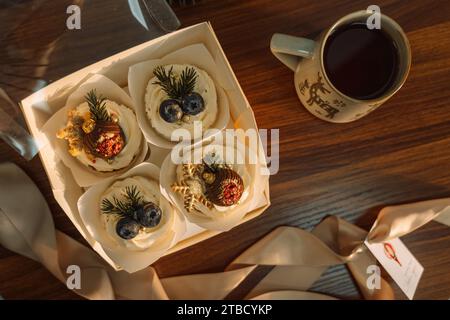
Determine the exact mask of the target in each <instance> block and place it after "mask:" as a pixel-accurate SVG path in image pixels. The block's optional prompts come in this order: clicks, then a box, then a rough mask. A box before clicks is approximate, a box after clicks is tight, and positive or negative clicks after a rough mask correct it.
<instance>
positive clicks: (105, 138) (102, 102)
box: [57, 89, 142, 172]
mask: <svg viewBox="0 0 450 320" xmlns="http://www.w3.org/2000/svg"><path fill="white" fill-rule="evenodd" d="M84 100H85V101H84V102H82V103H81V104H79V105H78V106H76V107H73V108H71V109H70V110H69V111H68V115H67V123H66V126H65V127H64V128H62V129H60V130H59V131H58V133H57V137H58V138H59V139H64V140H66V141H67V148H68V149H67V152H68V153H69V154H70V155H71V156H72V157H74V158H76V159H77V160H78V161H79V162H80V163H82V164H83V165H84V166H87V167H89V168H92V169H94V170H95V171H98V172H111V171H115V170H120V169H123V168H125V167H127V166H128V165H129V164H130V163H131V162H132V161H133V159H134V158H135V157H136V155H137V154H138V153H139V152H140V147H141V141H142V134H141V132H140V130H139V126H138V125H137V122H136V117H135V115H134V112H133V110H131V109H129V108H128V107H126V106H124V105H122V104H119V103H116V102H114V101H112V100H109V99H107V98H105V97H103V96H102V95H100V94H98V93H97V92H96V90H95V89H93V90H90V91H89V92H88V93H87V94H86V95H85V97H84Z"/></svg>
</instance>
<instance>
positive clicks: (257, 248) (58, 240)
mask: <svg viewBox="0 0 450 320" xmlns="http://www.w3.org/2000/svg"><path fill="white" fill-rule="evenodd" d="M449 208H450V198H449V199H440V200H432V201H425V202H420V203H415V204H409V205H402V206H395V207H386V208H384V209H383V210H381V211H380V214H379V216H378V218H377V220H376V222H375V224H374V227H373V228H372V230H371V232H370V233H369V234H368V233H367V231H364V230H362V229H360V228H358V227H356V226H355V225H352V224H350V223H348V222H345V221H344V220H341V219H339V218H337V217H334V216H330V217H328V218H326V219H325V220H323V221H322V222H321V223H320V224H319V225H317V226H316V228H314V230H313V231H312V232H307V231H304V230H302V229H299V228H294V227H279V228H277V229H275V230H274V231H272V232H270V233H269V234H268V235H266V236H265V237H264V238H262V239H261V240H259V241H258V242H256V243H255V244H254V245H252V246H251V247H250V248H248V249H247V250H246V251H245V252H244V253H242V254H241V255H240V256H239V257H237V258H236V259H235V260H234V261H233V262H232V263H231V264H230V265H229V266H228V267H227V268H226V270H225V271H224V272H219V273H209V274H194V275H185V276H177V277H171V278H164V279H160V278H159V277H158V275H157V273H156V271H155V270H154V269H153V268H152V267H148V268H146V269H144V270H141V271H139V272H136V273H133V274H129V273H126V272H124V271H119V272H116V271H114V270H113V269H112V268H110V267H109V265H108V264H107V263H106V262H104V261H103V260H102V259H101V258H100V257H99V256H98V255H97V254H96V253H95V252H94V251H93V250H91V249H89V248H87V247H85V246H83V245H81V244H80V243H78V242H77V241H75V240H73V239H72V238H70V237H68V236H67V235H65V234H64V233H62V232H60V231H58V230H55V228H54V225H53V219H52V216H51V214H50V210H49V208H48V206H47V204H46V202H45V200H44V198H43V197H42V195H41V193H40V192H39V190H38V189H37V187H36V186H35V185H34V183H33V182H32V181H31V180H30V179H29V178H28V176H27V175H26V174H25V173H24V172H23V171H22V170H21V169H20V168H18V167H17V166H15V165H14V164H11V163H5V164H1V165H0V244H1V245H3V246H4V247H5V248H7V249H9V250H11V251H14V252H16V253H18V254H21V255H24V256H26V257H29V258H31V259H34V260H36V261H38V262H40V263H42V264H43V265H44V266H45V267H46V268H47V269H48V270H49V271H50V272H51V273H52V274H53V275H54V276H55V277H56V278H58V279H59V280H60V281H63V282H66V279H67V277H68V276H69V275H68V274H67V273H66V270H67V267H68V266H69V265H78V266H79V267H80V268H81V289H77V290H74V291H75V292H76V293H78V294H79V295H81V296H83V297H86V298H89V299H224V298H225V297H227V296H228V295H229V294H230V292H232V291H233V290H235V289H236V288H238V287H239V285H240V284H241V283H242V282H243V281H244V280H245V279H246V278H247V277H248V276H249V275H250V274H251V273H252V272H253V271H254V270H255V269H256V268H258V267H259V266H273V269H271V271H270V272H269V273H267V274H266V276H264V278H263V279H262V280H261V281H259V283H258V284H257V285H256V286H255V287H254V288H253V289H251V291H250V292H249V293H247V294H246V296H245V297H243V298H246V299H333V298H332V297H330V296H326V295H321V294H317V293H313V292H308V291H307V290H308V289H309V288H310V287H311V286H312V284H313V283H314V282H315V281H316V280H317V279H318V278H319V277H320V275H321V274H322V273H323V272H324V271H325V270H326V269H327V268H328V267H330V266H334V265H338V264H347V266H348V267H349V269H350V271H351V273H352V275H353V277H354V279H355V281H356V283H357V285H358V286H359V288H360V290H361V292H362V294H363V296H364V297H365V298H366V299H393V298H394V295H393V291H392V288H391V287H390V285H389V284H388V283H387V282H386V281H385V280H384V279H382V283H381V289H379V290H370V289H368V288H367V286H366V279H367V276H368V275H367V273H366V270H367V267H368V266H369V265H373V264H376V261H375V258H374V257H373V256H372V254H371V253H370V252H369V251H368V250H367V249H366V248H365V246H364V245H363V244H362V243H363V241H364V240H365V239H366V237H368V239H369V240H370V241H372V242H382V241H385V240H387V239H392V238H396V237H399V236H402V235H405V234H407V233H408V232H411V231H413V230H415V229H417V228H418V227H420V226H422V225H423V224H425V223H427V222H428V221H430V220H431V219H433V218H435V217H436V216H437V215H439V214H440V213H441V212H445V213H447V214H448V212H449V210H450V209H449ZM6 298H7V297H6Z"/></svg>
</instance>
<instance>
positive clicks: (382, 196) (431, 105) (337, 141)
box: [0, 0, 450, 299]
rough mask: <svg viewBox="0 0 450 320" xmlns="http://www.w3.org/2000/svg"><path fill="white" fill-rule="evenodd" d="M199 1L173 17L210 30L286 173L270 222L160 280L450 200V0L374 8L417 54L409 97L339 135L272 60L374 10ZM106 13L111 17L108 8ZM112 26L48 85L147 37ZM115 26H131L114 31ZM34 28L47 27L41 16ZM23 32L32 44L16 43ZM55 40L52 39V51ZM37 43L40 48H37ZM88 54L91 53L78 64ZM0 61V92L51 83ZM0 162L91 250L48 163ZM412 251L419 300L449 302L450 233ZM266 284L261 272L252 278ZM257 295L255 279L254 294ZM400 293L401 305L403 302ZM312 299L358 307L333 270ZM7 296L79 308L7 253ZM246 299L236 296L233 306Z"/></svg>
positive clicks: (167, 263) (193, 251)
mask: <svg viewBox="0 0 450 320" xmlns="http://www.w3.org/2000/svg"><path fill="white" fill-rule="evenodd" d="M117 1H119V0H117ZM52 2H53V1H52ZM115 2H116V1H110V3H115ZM196 2H197V3H196V5H195V6H192V5H188V6H183V7H180V6H177V5H175V8H174V9H175V12H176V13H177V15H178V17H179V19H180V20H181V22H182V25H183V26H189V25H192V24H195V23H198V22H202V21H207V20H209V21H211V23H212V26H213V28H214V30H215V31H216V33H217V36H218V38H219V40H220V42H221V44H222V46H223V49H224V51H225V53H226V55H227V56H228V59H229V61H230V63H231V65H232V67H233V69H234V71H235V73H236V75H237V78H238V79H239V82H240V84H241V86H242V88H243V90H244V92H245V94H246V95H247V98H248V100H249V102H250V104H251V106H252V107H253V110H254V112H255V116H256V120H257V122H258V125H259V127H260V128H267V129H271V128H277V129H280V171H279V172H278V173H277V174H276V175H274V176H272V177H271V179H270V187H271V200H272V206H271V207H270V208H269V209H268V210H267V211H266V212H265V213H264V214H262V215H261V216H260V217H258V218H256V219H255V220H252V221H250V222H248V223H246V224H244V225H241V226H239V227H237V228H235V229H233V230H231V231H229V232H226V233H223V234H221V235H219V236H216V237H214V238H211V239H209V240H207V241H205V242H203V243H200V244H198V245H195V246H193V247H190V248H187V249H185V250H183V251H180V252H178V253H175V254H172V255H170V256H167V257H164V258H162V259H160V260H159V261H158V262H157V263H156V264H155V267H156V269H157V271H158V272H159V274H160V276H162V277H166V276H173V275H181V274H189V273H197V272H218V271H222V270H223V268H224V267H225V266H226V265H227V264H228V263H230V262H231V261H232V260H233V258H234V257H236V256H237V255H239V254H240V253H241V252H242V251H243V250H245V249H246V248H247V247H249V246H250V245H251V244H252V243H254V242H255V241H256V240H258V239H260V238H261V237H262V236H264V235H265V234H267V233H268V232H269V231H271V230H273V229H274V228H275V227H277V226H281V225H289V226H298V227H301V228H305V229H310V228H312V227H313V226H314V225H316V224H317V223H318V222H320V220H321V219H322V218H323V217H325V216H326V215H337V216H339V217H341V218H344V219H346V220H349V221H352V222H354V223H356V224H357V225H359V226H362V227H363V228H366V229H368V228H370V226H371V224H372V223H373V221H374V219H375V217H376V215H377V213H378V211H379V209H380V208H382V207H383V206H386V205H393V204H401V203H408V202H414V201H419V200H426V199H432V198H440V197H448V196H450V147H449V146H450V108H449V106H448V102H449V101H450V85H449V83H450V21H449V17H450V2H449V1H445V0H435V1H431V0H426V1H424V0H412V1H401V0H386V1H378V2H377V3H376V4H378V5H379V6H380V7H381V10H382V12H383V13H384V14H387V15H389V16H390V17H392V18H394V19H395V20H396V21H397V22H398V23H399V24H400V25H401V26H402V27H403V29H404V30H405V32H406V34H407V36H408V38H409V40H410V43H411V49H412V57H413V61H412V68H411V72H410V75H409V78H408V80H407V82H406V84H405V85H404V87H403V88H402V89H401V90H400V91H399V92H398V93H397V94H396V95H395V96H394V97H393V98H392V99H391V100H389V101H388V102H387V103H386V104H384V105H383V106H381V107H380V108H379V109H377V110H376V111H375V112H373V113H371V114H370V115H368V116H367V117H364V118H363V119H361V120H358V121H356V122H353V123H349V124H340V125H337V124H331V123H327V122H323V121H321V120H319V119H317V118H315V117H314V116H312V115H311V114H310V113H309V112H308V111H306V109H305V108H303V106H302V105H301V103H300V102H299V100H298V99H297V96H296V93H295V89H294V86H293V73H292V72H291V71H290V70H288V69H287V68H286V67H284V66H283V65H282V64H281V63H280V62H279V61H278V60H276V59H275V58H274V57H273V56H272V54H271V53H270V50H269V41H270V38H271V35H272V34H273V33H275V32H280V33H287V34H292V35H295V36H304V37H314V36H315V35H317V34H318V33H319V32H320V31H321V30H323V29H324V28H327V27H328V26H330V25H331V24H332V23H333V22H334V21H335V20H337V19H338V18H339V17H341V16H343V15H345V14H347V13H349V12H352V11H356V10H361V9H365V8H367V6H368V5H370V4H374V3H373V1H354V0H340V1H306V0H297V1H294V0H291V1H280V0H279V1H263V0H258V1H242V0H240V1H200V2H199V1H196ZM0 9H2V8H0ZM96 9H97V10H106V7H105V8H103V7H101V5H100V4H98V8H96ZM2 10H4V9H2ZM2 10H0V14H1V12H2ZM5 10H7V9H5ZM49 10H50V9H49ZM58 10H59V9H58ZM58 10H56V9H55V12H51V13H52V15H51V16H55V17H56V16H58V15H62V16H63V17H65V16H66V15H65V11H64V10H62V11H61V10H59V11H58ZM48 15H50V14H49V13H48ZM112 17H113V18H114V19H113V18H111V17H110V16H108V15H107V16H105V17H104V19H106V20H107V21H106V22H103V24H104V25H105V26H109V27H105V28H106V29H105V32H104V34H103V35H97V36H96V37H94V38H93V37H80V38H81V40H80V41H77V43H75V44H73V45H72V47H70V48H72V49H70V50H67V49H65V50H60V52H59V53H58V54H59V56H57V54H56V53H55V56H54V57H53V58H52V59H53V60H52V59H50V61H51V63H50V66H49V68H48V69H47V73H46V74H45V77H46V79H47V81H52V80H56V79H58V78H60V77H62V76H64V75H66V74H68V73H70V72H73V71H74V70H77V69H79V68H80V67H82V66H85V65H89V64H90V63H92V62H94V61H96V60H98V59H100V58H103V57H107V56H109V55H111V54H113V53H115V52H118V51H120V50H123V49H125V48H126V47H125V46H131V45H134V44H136V43H139V42H142V41H144V40H145V37H148V35H145V34H143V33H137V32H135V30H136V27H135V26H133V28H131V26H130V27H128V25H127V24H126V19H130V18H129V17H128V18H124V17H123V15H121V14H120V12H116V13H115V15H113V16H112ZM108 19H109V20H108ZM121 19H122V20H121ZM117 21H120V22H121V24H122V27H121V28H118V27H117V23H114V24H113V22H117ZM34 23H35V24H38V25H42V24H45V23H49V22H48V18H46V15H42V16H39V17H36V18H35V19H34ZM38 29H39V28H32V27H27V28H26V29H23V28H21V27H18V30H16V31H15V32H14V33H13V34H12V35H11V36H10V38H9V39H7V41H9V42H8V43H14V42H15V41H16V43H19V44H21V43H22V42H21V41H24V40H23V39H33V38H36V37H37V34H38ZM18 34H20V37H22V38H17V35H18ZM55 34H56V35H55V37H59V36H60V35H59V33H55ZM63 36H65V33H64V35H63ZM21 39H22V40H21ZM51 40H52V39H51V38H50V39H49V40H45V41H46V43H47V44H52V41H51ZM42 41H44V40H42ZM25 42H26V41H25ZM36 42H37V43H38V44H41V41H40V40H39V39H37V40H36ZM111 42H112V43H111ZM8 43H7V44H8ZM102 44H105V45H102ZM2 47H4V46H3V44H2ZM94 47H95V49H93V48H94ZM47 48H48V46H47ZM65 48H67V47H65ZM2 50H3V48H2ZM36 50H38V49H36ZM39 50H41V49H39ZM42 50H43V49H42ZM77 50H78V51H77ZM89 50H91V51H92V53H91V54H90V55H88V54H87V53H89ZM57 51H58V50H56V51H55V52H57ZM81 51H83V52H87V53H86V54H85V55H84V56H81V55H78V54H76V52H81ZM31 52H32V53H33V51H31ZM36 52H37V51H36ZM32 53H31V54H32ZM0 58H1V60H0V67H1V68H2V69H0V70H1V73H0V87H2V88H4V89H5V90H6V91H7V92H8V93H9V94H10V95H11V96H12V97H13V98H14V99H15V100H16V101H19V100H20V99H22V98H24V97H25V96H27V95H29V94H30V93H31V92H32V90H33V88H35V86H36V83H37V82H38V81H39V79H40V78H41V77H43V76H40V75H39V74H38V75H36V73H35V71H36V69H33V70H32V71H26V70H25V69H24V68H26V67H27V60H26V59H27V58H26V57H24V58H22V59H21V60H20V61H19V62H17V61H13V60H11V54H10V51H9V52H0ZM28 59H31V58H28ZM58 59H59V60H58ZM30 61H33V60H32V59H31V60H30ZM30 75H31V76H30ZM27 76H28V77H27ZM0 161H13V162H15V163H17V164H18V165H19V166H20V167H22V168H23V169H24V170H25V171H26V172H27V173H28V174H29V175H30V177H31V178H32V179H33V180H34V181H35V182H36V184H37V185H38V186H39V188H40V190H41V191H42V193H43V194H44V196H45V198H46V199H47V201H48V203H49V206H50V208H51V210H52V213H53V216H54V220H55V225H56V227H57V228H58V229H60V230H61V231H63V232H65V233H67V234H68V235H70V236H72V237H73V238H75V239H77V240H79V241H81V242H83V243H85V241H84V240H83V239H82V237H81V235H80V234H79V233H78V231H77V230H76V229H75V227H74V226H73V225H72V223H71V222H70V221H69V219H68V218H67V217H66V216H65V214H64V212H63V211H62V210H61V208H60V207H59V206H58V204H57V203H56V202H55V200H54V199H53V196H52V193H51V189H50V186H49V182H48V180H47V177H46V175H45V173H44V170H43V168H42V165H41V162H40V160H39V159H38V158H35V159H34V160H32V161H30V162H26V161H25V160H23V159H21V158H20V156H18V155H17V154H16V153H15V152H14V151H13V150H12V149H11V148H10V147H9V146H8V145H6V144H5V143H4V142H1V141H0ZM404 242H405V243H406V244H407V246H408V247H409V248H410V250H411V251H412V252H413V253H414V254H415V256H416V257H417V259H418V260H419V261H420V262H421V263H422V264H423V266H424V268H425V271H424V274H423V277H422V280H421V282H420V284H419V288H418V290H417V293H416V298H417V299H449V298H450V228H448V227H446V226H443V225H441V224H438V223H435V222H431V223H429V224H427V225H426V226H424V227H422V228H421V229H419V230H417V231H415V232H414V233H412V234H410V235H408V236H406V237H404ZM263 274H264V271H262V272H260V274H259V275H258V274H256V275H255V277H254V279H253V280H255V281H256V279H257V278H258V277H261V275H263ZM251 285H252V280H250V281H249V283H248V284H247V286H248V287H251ZM393 286H394V288H395V291H396V297H397V298H398V299H405V296H404V295H403V293H402V292H401V291H400V290H399V289H398V287H397V286H396V285H395V284H394V285H393ZM245 290H246V289H245V287H244V288H242V290H241V291H243V292H245ZM314 290H316V291H318V292H324V293H329V294H334V295H336V296H338V297H341V298H349V299H355V298H356V299H357V298H360V295H359V293H358V291H357V289H356V288H355V286H354V284H353V281H352V279H351V278H350V277H349V275H348V272H347V270H346V269H345V268H343V267H336V268H332V269H330V270H328V271H327V272H326V273H325V274H324V275H323V277H322V279H321V280H320V281H319V282H318V283H317V284H316V285H315V287H314ZM0 294H1V295H3V297H5V298H6V299H23V298H25V299H78V298H79V297H78V296H77V295H75V294H74V293H72V292H71V291H69V290H68V289H66V287H65V286H64V285H63V284H61V283H60V282H59V281H57V280H56V279H55V278H54V277H53V276H52V275H51V274H50V273H49V272H47V271H46V270H45V269H44V268H43V267H41V266H40V265H39V264H38V263H36V262H33V261H31V260H29V259H26V258H24V257H21V256H18V255H16V254H13V253H12V252H9V251H7V250H5V249H3V248H0ZM241 294H242V292H241V293H239V292H237V293H235V292H234V293H233V294H232V295H230V298H236V297H239V296H240V295H241Z"/></svg>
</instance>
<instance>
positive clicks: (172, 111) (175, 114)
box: [159, 99, 183, 123]
mask: <svg viewBox="0 0 450 320" xmlns="http://www.w3.org/2000/svg"><path fill="white" fill-rule="evenodd" d="M159 115H160V116H161V118H163V120H164V121H166V122H169V123H172V122H177V121H178V120H180V119H181V117H182V116H183V111H182V110H181V107H180V104H179V103H178V101H177V100H175V99H167V100H164V101H163V102H162V103H161V105H160V106H159Z"/></svg>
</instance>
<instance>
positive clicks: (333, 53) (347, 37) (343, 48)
mask: <svg viewBox="0 0 450 320" xmlns="http://www.w3.org/2000/svg"><path fill="white" fill-rule="evenodd" d="M398 60H399V58H398V51H397V48H396V46H395V43H394V41H393V40H392V38H391V37H390V36H389V35H387V34H386V33H385V32H384V31H383V30H382V29H381V30H378V29H373V30H369V29H368V28H367V26H366V24H365V23H352V24H349V25H346V26H343V27H340V28H338V29H337V30H336V31H334V32H333V33H332V34H331V35H330V37H329V38H328V39H327V42H326V44H325V50H324V63H325V71H326V73H327V75H328V78H329V79H330V81H331V82H332V83H333V85H334V86H335V87H336V88H337V89H338V90H339V91H341V92H342V93H344V94H345V95H347V96H350V97H353V98H356V99H360V100H368V99H374V98H377V97H380V96H382V95H383V94H384V93H385V92H386V91H388V90H389V89H390V88H391V87H392V85H393V84H394V81H395V78H396V75H397V72H398V63H399V61H398Z"/></svg>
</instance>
